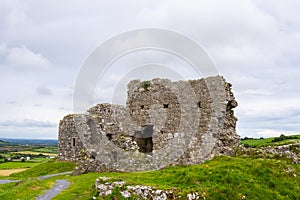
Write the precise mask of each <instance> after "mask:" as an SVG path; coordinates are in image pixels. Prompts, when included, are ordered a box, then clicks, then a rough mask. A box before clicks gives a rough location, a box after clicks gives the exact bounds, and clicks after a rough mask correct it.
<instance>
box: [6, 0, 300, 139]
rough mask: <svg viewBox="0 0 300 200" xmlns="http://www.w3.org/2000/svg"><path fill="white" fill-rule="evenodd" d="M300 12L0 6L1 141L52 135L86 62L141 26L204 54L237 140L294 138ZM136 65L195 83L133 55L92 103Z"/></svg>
mask: <svg viewBox="0 0 300 200" xmlns="http://www.w3.org/2000/svg"><path fill="white" fill-rule="evenodd" d="M299 9H300V1H297V0H285V1H281V0H272V1H271V0H226V1H218V0H195V1H193V0H161V1H150V0H145V1H137V0H136V1H134V0H110V1H98V0H97V1H96V0H87V1H83V0H82V1H74V0H72V1H71V0H60V1H58V0H51V1H50V0H45V1H36V0H27V1H22V0H0V69H1V73H0V96H1V98H0V111H1V113H0V138H3V137H9V138H57V134H58V123H59V120H60V119H62V118H63V116H65V115H66V114H68V113H72V112H73V92H74V85H75V83H76V78H77V75H78V73H79V71H80V67H81V66H82V64H83V62H84V61H85V59H86V58H87V57H88V55H89V54H90V53H91V52H92V51H93V50H94V49H95V48H96V47H97V46H99V45H100V44H102V43H103V42H105V41H107V40H108V39H110V38H111V37H112V36H115V35H118V34H120V33H123V32H126V31H130V30H134V29H141V28H149V27H151V28H161V29H169V30H174V31H177V32H179V33H181V34H184V35H186V36H188V37H190V38H192V39H193V40H194V41H196V42H197V43H198V44H200V45H201V46H202V47H203V48H204V49H205V50H206V52H207V54H208V55H209V56H210V57H211V59H212V60H213V61H214V63H215V65H216V68H217V70H218V72H219V74H220V75H222V76H224V77H225V79H226V80H227V81H228V82H231V83H232V85H233V86H232V87H233V92H234V94H235V97H236V99H237V101H238V103H239V106H238V107H237V108H236V109H235V114H236V116H237V117H238V119H239V120H238V124H237V132H238V134H239V135H241V137H246V136H247V137H271V136H279V135H280V134H286V135H291V134H299V132H300V131H299V130H300V103H299V99H300V87H299V85H300V78H299V77H300V51H299V49H300V20H299V19H300V12H299ZM139 59H140V62H137V61H138V60H139ZM144 59H148V60H151V59H154V61H155V63H157V62H159V63H163V64H165V65H168V66H169V67H170V66H172V65H174V66H184V67H182V69H183V68H184V69H185V71H184V70H183V71H181V73H182V74H183V75H184V77H187V78H198V77H193V75H194V73H193V72H192V71H191V70H186V69H189V68H188V67H189V66H185V63H183V62H182V61H181V60H180V59H178V58H175V57H174V56H173V57H172V56H170V55H168V54H167V53H165V52H157V51H147V52H143V51H140V52H135V53H132V54H130V55H127V56H124V57H123V58H120V59H119V60H118V61H116V62H115V63H113V64H112V66H111V69H110V71H109V70H108V71H107V72H106V74H105V76H104V78H103V79H101V80H102V81H100V82H99V83H98V87H97V88H98V89H97V91H96V92H95V97H96V98H95V99H96V100H95V103H98V101H99V102H101V101H106V100H109V97H110V96H112V95H115V94H114V89H115V88H116V87H118V86H119V85H120V84H124V85H125V84H126V81H125V80H127V79H128V77H131V76H128V77H127V79H126V76H125V75H124V73H125V74H126V73H127V72H128V70H130V69H129V68H126V67H125V66H130V64H131V65H133V63H134V64H135V65H136V64H143V62H145V60H144ZM156 67H157V68H159V67H160V66H156ZM161 67H163V66H161ZM125 68H126V69H125ZM126 70H127V71H126ZM161 72H162V74H163V72H164V70H161ZM122 73H123V74H122ZM132 74H134V76H132V77H137V78H139V77H138V76H139V75H141V74H140V73H138V71H134V70H133V71H132ZM158 74H160V73H158ZM124 77H125V78H124ZM141 78H142V79H143V78H145V77H143V76H142V77H141ZM199 78H201V77H199ZM123 94H124V95H126V91H124V93H123ZM117 95H119V94H117ZM121 96H122V95H121ZM120 102H121V103H122V101H121V100H120Z"/></svg>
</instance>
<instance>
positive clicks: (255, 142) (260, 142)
mask: <svg viewBox="0 0 300 200" xmlns="http://www.w3.org/2000/svg"><path fill="white" fill-rule="evenodd" d="M291 136H293V137H297V138H298V139H287V140H282V141H279V142H272V140H274V138H265V139H247V140H242V141H241V143H242V144H247V145H249V146H250V147H261V146H278V145H284V144H290V143H296V142H300V135H291Z"/></svg>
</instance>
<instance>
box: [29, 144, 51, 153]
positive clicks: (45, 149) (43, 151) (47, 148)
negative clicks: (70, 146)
mask: <svg viewBox="0 0 300 200" xmlns="http://www.w3.org/2000/svg"><path fill="white" fill-rule="evenodd" d="M32 151H34V152H40V153H51V154H57V146H47V147H40V148H33V149H32Z"/></svg>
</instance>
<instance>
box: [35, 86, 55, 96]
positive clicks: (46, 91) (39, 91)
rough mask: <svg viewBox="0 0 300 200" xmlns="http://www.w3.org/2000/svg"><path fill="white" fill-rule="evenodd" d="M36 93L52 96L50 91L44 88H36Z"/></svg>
mask: <svg viewBox="0 0 300 200" xmlns="http://www.w3.org/2000/svg"><path fill="white" fill-rule="evenodd" d="M36 92H37V93H38V94H39V95H51V94H52V90H51V89H50V88H48V87H46V86H39V87H37V88H36Z"/></svg>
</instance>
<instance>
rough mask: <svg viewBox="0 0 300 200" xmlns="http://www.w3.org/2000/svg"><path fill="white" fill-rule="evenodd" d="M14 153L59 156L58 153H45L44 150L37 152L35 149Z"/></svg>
mask: <svg viewBox="0 0 300 200" xmlns="http://www.w3.org/2000/svg"><path fill="white" fill-rule="evenodd" d="M12 153H13V154H31V155H39V154H43V155H45V156H57V154H56V153H43V152H35V151H19V152H12Z"/></svg>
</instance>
